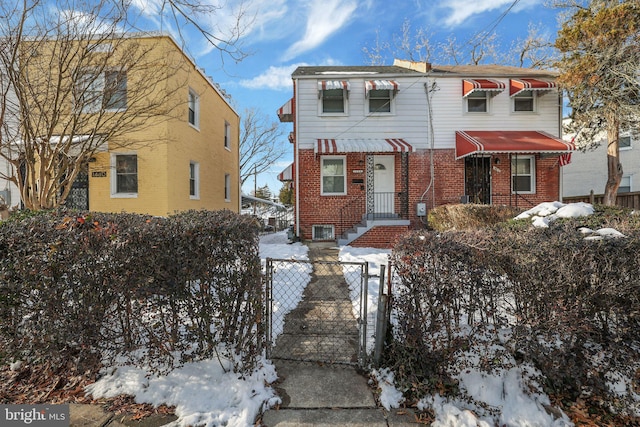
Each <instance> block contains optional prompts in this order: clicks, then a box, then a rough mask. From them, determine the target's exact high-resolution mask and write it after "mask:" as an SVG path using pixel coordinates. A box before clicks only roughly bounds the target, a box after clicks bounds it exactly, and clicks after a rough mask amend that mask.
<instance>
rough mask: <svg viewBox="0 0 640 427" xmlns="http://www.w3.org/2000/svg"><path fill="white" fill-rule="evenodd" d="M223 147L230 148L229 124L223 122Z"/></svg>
mask: <svg viewBox="0 0 640 427" xmlns="http://www.w3.org/2000/svg"><path fill="white" fill-rule="evenodd" d="M224 148H226V149H231V125H230V124H229V122H224Z"/></svg>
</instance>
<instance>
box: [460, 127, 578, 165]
mask: <svg viewBox="0 0 640 427" xmlns="http://www.w3.org/2000/svg"><path fill="white" fill-rule="evenodd" d="M575 149H576V147H575V145H574V144H573V143H571V142H566V141H563V140H562V139H560V138H556V137H554V136H552V135H550V134H548V133H546V132H540V131H457V132H456V160H457V159H461V158H463V157H467V156H470V155H472V154H475V153H488V154H492V153H558V154H563V153H569V152H572V151H574V150H575Z"/></svg>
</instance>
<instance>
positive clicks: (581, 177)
mask: <svg viewBox="0 0 640 427" xmlns="http://www.w3.org/2000/svg"><path fill="white" fill-rule="evenodd" d="M621 136H622V137H623V138H626V141H628V142H629V145H628V147H620V162H621V163H622V170H623V174H622V183H621V189H620V190H618V191H619V192H626V191H640V138H638V137H637V136H636V137H634V136H632V135H630V134H628V133H622V134H621ZM621 139H622V138H621ZM606 183H607V140H606V138H605V139H603V140H601V141H600V145H599V146H598V147H597V148H596V149H594V150H589V151H586V152H583V151H576V152H575V153H573V154H572V156H571V163H570V164H568V165H567V166H565V167H564V168H563V169H562V195H563V196H564V197H571V196H586V195H589V194H590V193H591V191H593V192H594V194H603V193H604V188H605V185H606Z"/></svg>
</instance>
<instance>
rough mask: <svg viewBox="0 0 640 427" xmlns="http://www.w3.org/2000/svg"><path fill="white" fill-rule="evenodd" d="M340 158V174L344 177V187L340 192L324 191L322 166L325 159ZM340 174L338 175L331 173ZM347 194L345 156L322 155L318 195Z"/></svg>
mask: <svg viewBox="0 0 640 427" xmlns="http://www.w3.org/2000/svg"><path fill="white" fill-rule="evenodd" d="M330 159H340V160H342V173H343V174H342V176H343V177H344V188H343V191H342V192H340V193H337V192H336V193H326V192H325V191H324V174H323V166H324V161H325V160H330ZM331 176H340V175H331ZM346 194H347V156H322V157H320V195H321V196H344V195H346Z"/></svg>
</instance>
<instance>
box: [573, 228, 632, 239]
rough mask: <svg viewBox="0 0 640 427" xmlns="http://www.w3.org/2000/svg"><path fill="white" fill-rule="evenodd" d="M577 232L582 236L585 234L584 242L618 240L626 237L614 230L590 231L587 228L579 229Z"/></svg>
mask: <svg viewBox="0 0 640 427" xmlns="http://www.w3.org/2000/svg"><path fill="white" fill-rule="evenodd" d="M578 231H579V232H581V233H582V234H587V237H585V238H584V239H585V240H602V239H618V238H621V237H627V236H625V235H624V234H622V233H621V232H619V231H618V230H616V229H615V228H608V227H605V228H600V229H598V230H592V229H590V228H588V227H580V228H578Z"/></svg>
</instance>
